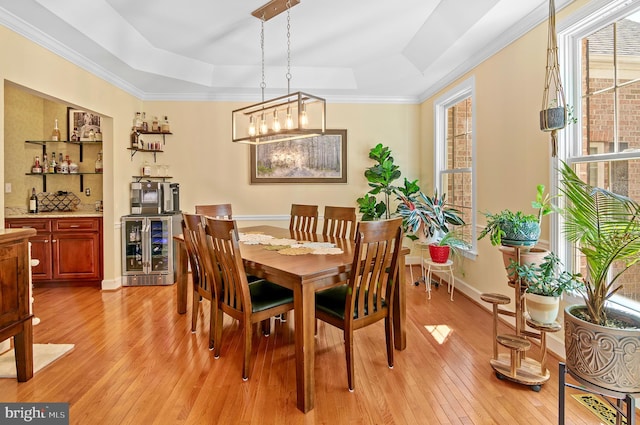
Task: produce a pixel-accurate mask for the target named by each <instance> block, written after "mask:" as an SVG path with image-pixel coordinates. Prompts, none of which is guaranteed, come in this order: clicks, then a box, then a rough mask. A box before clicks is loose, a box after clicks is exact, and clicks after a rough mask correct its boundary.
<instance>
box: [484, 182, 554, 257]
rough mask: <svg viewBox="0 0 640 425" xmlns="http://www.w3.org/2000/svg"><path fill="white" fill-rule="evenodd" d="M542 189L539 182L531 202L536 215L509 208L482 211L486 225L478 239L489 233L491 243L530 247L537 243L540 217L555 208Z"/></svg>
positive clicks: (542, 186)
mask: <svg viewBox="0 0 640 425" xmlns="http://www.w3.org/2000/svg"><path fill="white" fill-rule="evenodd" d="M544 189H545V187H544V185H542V184H539V185H538V186H537V193H536V200H535V201H533V202H531V206H532V207H533V208H536V209H537V210H538V214H537V215H535V214H525V213H523V212H522V211H517V212H513V211H510V210H503V211H501V212H499V213H497V214H492V213H484V215H485V217H486V218H487V225H486V226H485V228H484V229H483V230H482V232H480V235H479V236H478V240H480V239H482V238H484V237H485V236H487V235H489V239H490V240H491V244H492V245H505V246H524V247H531V246H534V245H535V244H536V243H538V238H539V237H540V223H541V222H542V217H543V216H545V215H547V214H549V213H551V212H553V211H554V210H555V206H554V205H553V204H552V203H551V198H550V197H549V195H548V194H546V195H545V193H544Z"/></svg>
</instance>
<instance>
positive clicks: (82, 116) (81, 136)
mask: <svg viewBox="0 0 640 425" xmlns="http://www.w3.org/2000/svg"><path fill="white" fill-rule="evenodd" d="M67 118H68V126H67V140H72V136H73V132H74V131H76V132H77V135H78V141H81V142H88V141H92V139H91V137H90V136H89V134H90V131H91V130H93V132H94V134H95V133H98V132H100V133H102V131H101V127H100V115H98V114H94V113H92V112H87V111H81V110H79V109H73V108H68V109H67Z"/></svg>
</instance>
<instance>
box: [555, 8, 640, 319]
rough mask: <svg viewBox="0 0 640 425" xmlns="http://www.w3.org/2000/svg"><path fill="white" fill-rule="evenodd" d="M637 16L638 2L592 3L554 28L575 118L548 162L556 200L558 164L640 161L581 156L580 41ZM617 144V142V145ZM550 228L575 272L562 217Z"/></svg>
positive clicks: (622, 155) (632, 155) (572, 297)
mask: <svg viewBox="0 0 640 425" xmlns="http://www.w3.org/2000/svg"><path fill="white" fill-rule="evenodd" d="M637 12H640V0H613V1H612V0H595V1H593V2H591V3H590V4H588V5H586V6H584V7H583V8H581V9H580V10H578V11H577V12H576V13H574V14H572V15H571V16H569V17H568V18H567V19H565V20H563V21H562V22H561V23H560V25H558V26H557V30H558V37H557V39H558V50H559V52H560V53H561V54H560V58H559V59H560V70H561V78H562V81H563V82H564V90H565V95H566V100H567V104H568V105H573V106H574V116H575V117H576V118H577V123H576V124H575V125H569V126H568V127H567V128H565V129H564V131H560V132H559V133H558V136H559V137H558V144H559V147H558V156H557V157H556V158H551V160H550V161H551V167H550V173H551V176H550V181H551V185H550V186H551V188H550V192H551V194H552V195H554V196H557V195H558V193H559V190H558V185H559V181H560V173H559V171H558V170H559V169H560V162H561V161H565V162H566V163H567V164H568V165H570V166H573V165H575V164H579V163H589V162H602V161H610V160H625V159H640V153H636V152H619V153H602V154H597V155H582V149H581V146H582V139H581V135H582V131H581V129H582V125H583V122H582V99H581V96H582V93H581V84H582V78H583V74H582V67H581V58H582V48H581V40H582V39H583V38H584V37H586V36H588V35H590V34H592V33H593V32H595V31H597V30H599V29H601V28H604V27H606V26H607V25H610V24H611V23H613V22H615V21H617V20H619V19H621V18H623V17H625V16H628V15H630V14H632V13H637ZM616 142H617V141H616ZM556 199H557V200H558V204H559V206H560V207H563V199H562V197H558V198H556ZM550 221H551V228H550V230H551V231H550V246H551V249H552V250H553V251H554V252H556V253H557V254H558V257H559V258H560V259H561V260H562V261H563V263H564V264H565V266H566V267H567V268H568V269H571V270H573V269H574V268H575V262H574V258H573V255H572V252H571V250H572V247H571V244H569V243H568V242H567V241H566V240H565V239H564V238H563V237H562V230H561V227H562V224H563V223H562V217H561V215H560V214H552V216H551V219H550ZM567 295H568V297H567V298H568V299H567V301H568V302H570V303H576V302H580V299H581V297H579V295H578V294H567ZM611 301H612V302H614V303H617V304H619V305H621V306H623V307H627V308H630V309H633V310H636V311H640V308H639V306H638V303H636V302H634V301H633V300H630V299H628V298H625V297H621V296H617V295H614V296H613V297H612V299H611Z"/></svg>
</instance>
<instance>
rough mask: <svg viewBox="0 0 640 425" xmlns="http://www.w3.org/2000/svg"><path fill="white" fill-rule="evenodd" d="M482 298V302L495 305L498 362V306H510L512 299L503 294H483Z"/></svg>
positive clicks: (494, 338)
mask: <svg viewBox="0 0 640 425" xmlns="http://www.w3.org/2000/svg"><path fill="white" fill-rule="evenodd" d="M480 298H481V299H482V301H485V302H488V303H491V304H493V359H494V360H496V359H497V358H498V343H497V338H498V305H500V304H509V303H510V302H511V298H509V297H507V296H506V295H502V294H493V293H488V294H481V295H480Z"/></svg>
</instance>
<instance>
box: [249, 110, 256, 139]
mask: <svg viewBox="0 0 640 425" xmlns="http://www.w3.org/2000/svg"><path fill="white" fill-rule="evenodd" d="M248 132H249V136H251V137H253V136H255V135H256V123H255V122H254V121H253V115H251V116H250V117H249V130H248Z"/></svg>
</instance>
